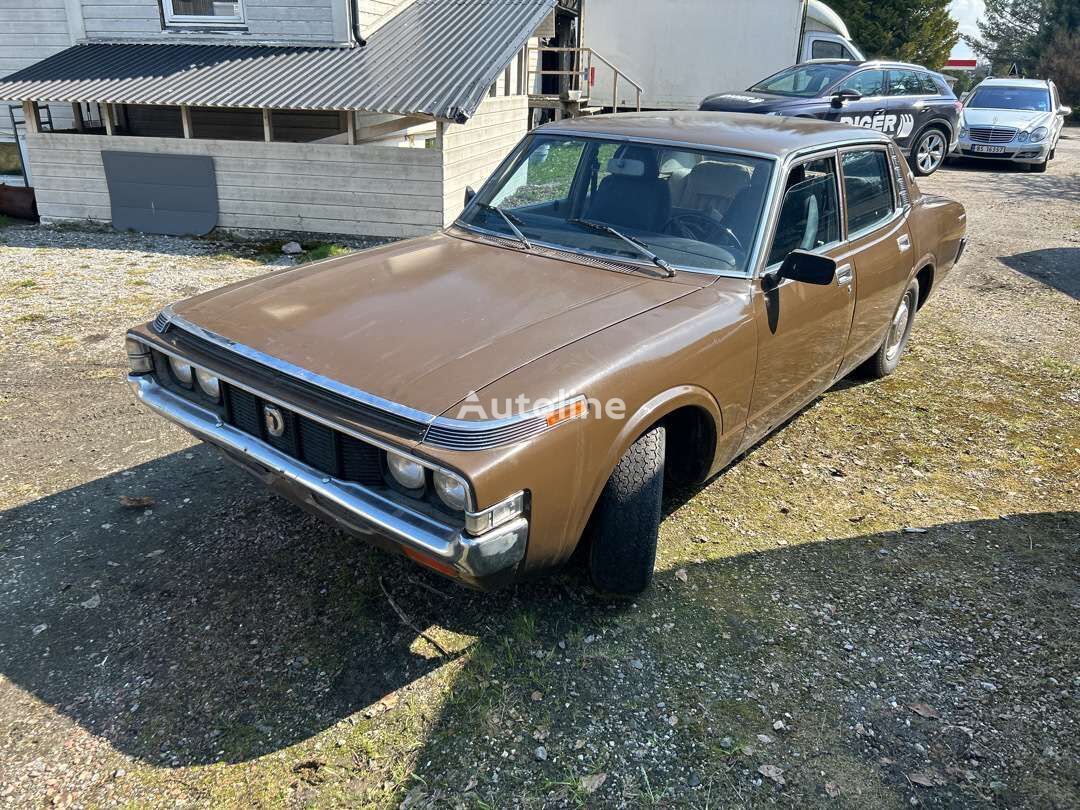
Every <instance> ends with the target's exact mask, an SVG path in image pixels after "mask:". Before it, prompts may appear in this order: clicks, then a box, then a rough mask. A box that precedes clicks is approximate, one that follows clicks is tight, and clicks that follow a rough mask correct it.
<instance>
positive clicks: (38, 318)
mask: <svg viewBox="0 0 1080 810" xmlns="http://www.w3.org/2000/svg"><path fill="white" fill-rule="evenodd" d="M43 320H45V315H44V314H42V313H40V312H27V313H26V314H25V315H20V316H19V317H17V318H16V319H15V323H41V322H42V321H43Z"/></svg>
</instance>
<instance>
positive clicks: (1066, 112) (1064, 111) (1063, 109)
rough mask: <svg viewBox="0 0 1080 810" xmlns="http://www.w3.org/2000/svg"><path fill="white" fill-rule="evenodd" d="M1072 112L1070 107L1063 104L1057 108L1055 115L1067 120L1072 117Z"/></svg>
mask: <svg viewBox="0 0 1080 810" xmlns="http://www.w3.org/2000/svg"><path fill="white" fill-rule="evenodd" d="M1072 112H1073V110H1072V107H1069V106H1067V105H1065V104H1062V105H1061V106H1060V107H1058V108H1057V114H1058V115H1063V116H1065V117H1066V118H1068V117H1069V116H1070V115H1072Z"/></svg>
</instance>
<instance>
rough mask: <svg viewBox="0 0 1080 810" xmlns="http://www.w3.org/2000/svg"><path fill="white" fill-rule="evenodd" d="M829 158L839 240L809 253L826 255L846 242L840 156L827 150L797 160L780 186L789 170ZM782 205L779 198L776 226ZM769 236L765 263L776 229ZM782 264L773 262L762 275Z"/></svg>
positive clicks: (781, 261) (837, 151)
mask: <svg viewBox="0 0 1080 810" xmlns="http://www.w3.org/2000/svg"><path fill="white" fill-rule="evenodd" d="M830 157H831V158H832V159H833V166H834V168H835V170H836V172H835V174H834V175H833V176H834V177H835V178H836V205H837V207H838V210H837V216H838V217H840V219H839V221H838V222H837V223H836V224H837V230H838V231H839V233H840V238H839V239H834V240H833V241H831V242H829V243H828V244H826V245H821V246H820V247H816V248H814V249H813V250H811V251H810V253H826V252H828V251H830V250H832V249H834V248H836V247H839V246H840V245H843V244H844V243H845V242H846V241H847V239H846V238H845V228H844V219H845V217H844V214H845V213H846V210H847V209H846V208H845V206H844V190H843V187H842V186H843V183H842V182H841V181H840V156H839V150H838V149H829V150H827V151H825V152H814V153H813V154H809V155H804V156H803V157H801V158H799V159H798V160H793V161H791V162H790V163H788V164H787V165H786V166H785V168H784V182H783V184H782V185H785V186H786V185H787V178H788V175H790V174H791V170H792V169H794V168H795V167H796V166H801V165H802V164H804V163H809V162H811V161H813V160H821V159H822V158H830ZM783 204H784V201H783V198H781V199H780V203H779V207H778V208H777V212H776V219H777V224H778V225H779V224H780V210H779V209H780V207H783ZM770 236H771V238H770V239H769V250H768V251H766V252H765V260H766V261H768V258H769V253H771V252H772V246H773V242H775V241H776V229H775V228H774V229H773V230H772V231H771V232H770ZM783 263H784V262H783V260H780V261H778V262H773V263H772V264H769V265H766V267H765V271H764V274H766V275H771V274H773V273H775V272H776V271H777V270H779V269H780V265H782V264H783Z"/></svg>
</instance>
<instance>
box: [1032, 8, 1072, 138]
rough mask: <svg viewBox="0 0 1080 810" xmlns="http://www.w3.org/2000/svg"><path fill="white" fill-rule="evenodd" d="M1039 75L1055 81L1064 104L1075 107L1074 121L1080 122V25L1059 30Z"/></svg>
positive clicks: (1040, 64)
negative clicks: (1070, 28) (1069, 29)
mask: <svg viewBox="0 0 1080 810" xmlns="http://www.w3.org/2000/svg"><path fill="white" fill-rule="evenodd" d="M1039 75H1040V76H1045V77H1046V78H1047V79H1053V80H1054V83H1055V84H1057V86H1058V93H1059V94H1060V95H1061V100H1062V103H1064V104H1071V105H1072V106H1073V109H1074V112H1073V114H1072V120H1073V121H1077V120H1080V25H1078V26H1077V27H1076V28H1074V29H1073V30H1072V31H1068V30H1066V29H1065V28H1061V29H1059V30H1058V32H1057V33H1056V34H1055V35H1054V38H1053V39H1052V40H1050V44H1049V45H1048V46H1047V48H1046V50H1045V51H1044V52H1043V55H1042V59H1041V60H1040V61H1039Z"/></svg>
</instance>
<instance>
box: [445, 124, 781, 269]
mask: <svg viewBox="0 0 1080 810" xmlns="http://www.w3.org/2000/svg"><path fill="white" fill-rule="evenodd" d="M772 165H773V161H771V160H766V159H762V158H754V157H747V156H743V155H735V154H728V153H725V152H715V151H709V150H700V149H692V148H687V147H682V146H680V147H667V146H658V145H651V144H641V143H613V142H610V141H603V140H595V139H590V138H582V137H574V136H566V135H543V134H540V135H535V136H533V137H531V138H529V139H527V140H526V141H525V143H524V144H523V146H522V147H521V148H520V149H519V151H518V153H517V154H516V156H514V157H513V158H512V159H511V160H510V161H508V162H507V163H506V164H504V165H503V166H502V167H501V168H500V170H499V171H498V173H497V174H496V175H495V176H494V177H493V178H492V179H491V181H490V182H489V183H488V184H487V185H485V186H484V188H483V189H482V190H481V191H480V193H479V194H478V195H477V197H476V199H475V200H474V201H473V203H472V204H471V205H469V206H467V207H466V209H465V211H464V212H463V213H462V215H461V217H460V218H459V219H458V222H457V224H458V225H461V226H464V227H468V228H478V229H481V230H484V231H488V232H493V233H496V234H498V235H499V236H505V237H506V238H508V239H514V240H515V241H518V242H521V239H520V237H519V234H516V233H515V232H514V231H515V229H516V230H517V231H519V232H520V236H524V237H525V240H526V241H527V242H530V243H544V244H548V245H554V246H557V247H560V248H564V249H566V250H572V251H586V252H590V253H599V254H603V255H606V256H610V257H612V258H613V259H616V260H619V261H629V262H634V263H640V264H647V265H648V266H649V268H650V271H651V270H655V269H657V268H654V267H653V265H654V264H655V262H653V261H651V260H650V259H649V258H648V257H647V255H645V254H644V253H643V251H642V250H640V249H639V247H644V248H646V249H647V250H648V251H649V252H651V253H654V254H655V255H656V256H658V257H659V258H660V259H662V260H663V261H664V262H667V263H670V264H671V265H674V266H676V267H681V268H684V269H699V270H706V271H738V272H745V270H746V267H747V262H748V261H749V258H750V254H751V252H752V250H753V245H754V241H755V237H756V234H757V231H758V224H759V222H760V221H761V211H762V207H763V204H764V200H765V191H766V189H767V187H768V184H769V177H770V175H771V172H772ZM597 225H602V226H609V227H610V228H615V229H617V231H618V232H619V234H622V236H624V237H628V238H629V239H630V242H631V243H628V242H627V241H626V239H623V238H620V236H618V235H616V234H613V233H611V232H604V230H603V229H601V228H598V227H596V226H597ZM514 226H516V228H515V227H514ZM634 242H636V243H637V244H636V245H635V244H632V243H634ZM522 244H523V246H524V244H525V243H524V242H522Z"/></svg>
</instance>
